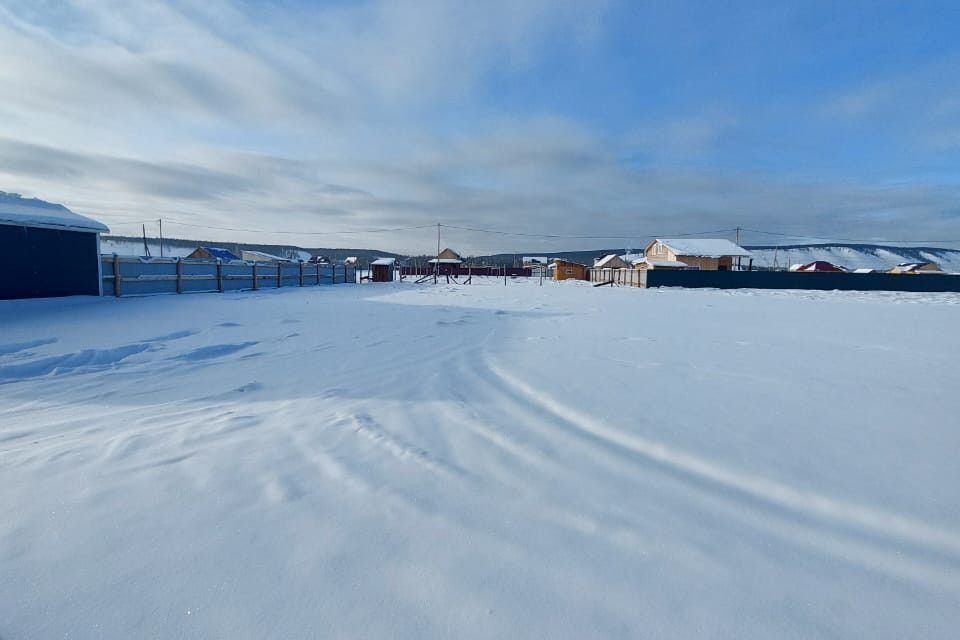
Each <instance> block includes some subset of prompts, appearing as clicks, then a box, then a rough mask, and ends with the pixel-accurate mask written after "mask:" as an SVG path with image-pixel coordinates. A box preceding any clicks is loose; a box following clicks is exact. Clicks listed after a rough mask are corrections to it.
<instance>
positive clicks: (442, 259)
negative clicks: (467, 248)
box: [427, 247, 463, 275]
mask: <svg viewBox="0 0 960 640" xmlns="http://www.w3.org/2000/svg"><path fill="white" fill-rule="evenodd" d="M427 264H429V265H430V270H431V271H434V270H435V271H436V272H437V273H438V274H440V275H445V274H455V273H457V270H458V269H459V268H460V266H461V265H463V258H461V257H460V254H459V253H457V252H456V251H454V250H453V249H451V248H450V247H447V248H446V249H444V250H443V251H441V252H440V254H439V255H438V256H437V257H436V258H431V259H430V260H429V261H428V262H427Z"/></svg>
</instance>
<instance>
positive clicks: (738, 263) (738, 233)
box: [737, 227, 741, 271]
mask: <svg viewBox="0 0 960 640" xmlns="http://www.w3.org/2000/svg"><path fill="white" fill-rule="evenodd" d="M737 246H738V247H739V246H740V227H737ZM740 259H741V258H740V256H737V271H740Z"/></svg>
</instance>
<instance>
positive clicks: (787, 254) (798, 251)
mask: <svg viewBox="0 0 960 640" xmlns="http://www.w3.org/2000/svg"><path fill="white" fill-rule="evenodd" d="M748 249H749V250H750V252H751V254H752V256H753V264H754V265H755V266H758V267H773V266H774V260H776V263H777V265H776V266H778V267H779V268H786V267H789V266H790V265H791V264H807V263H809V262H814V261H816V260H825V261H827V262H830V263H833V264H836V265H840V266H842V267H846V268H847V269H883V270H887V269H891V268H892V267H895V266H896V265H898V264H900V263H903V262H935V263H936V264H938V265H940V268H941V269H943V270H944V271H949V272H953V273H960V251H958V250H956V249H943V248H936V247H893V246H881V245H867V244H825V245H788V246H776V247H775V246H751V247H748Z"/></svg>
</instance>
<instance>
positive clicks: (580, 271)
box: [550, 259, 590, 282]
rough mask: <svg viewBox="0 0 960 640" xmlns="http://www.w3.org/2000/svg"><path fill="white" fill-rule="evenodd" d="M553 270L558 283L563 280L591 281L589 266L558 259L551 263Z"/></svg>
mask: <svg viewBox="0 0 960 640" xmlns="http://www.w3.org/2000/svg"><path fill="white" fill-rule="evenodd" d="M550 268H551V269H552V270H553V279H554V280H556V281H557V282H560V281H562V280H589V279H590V276H589V269H588V268H587V265H585V264H580V263H579V262H572V261H570V260H562V259H557V260H554V261H553V262H552V263H550Z"/></svg>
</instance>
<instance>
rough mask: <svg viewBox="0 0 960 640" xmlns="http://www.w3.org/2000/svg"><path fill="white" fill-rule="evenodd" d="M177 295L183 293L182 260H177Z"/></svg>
mask: <svg viewBox="0 0 960 640" xmlns="http://www.w3.org/2000/svg"><path fill="white" fill-rule="evenodd" d="M177 293H183V260H181V259H180V258H177Z"/></svg>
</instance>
